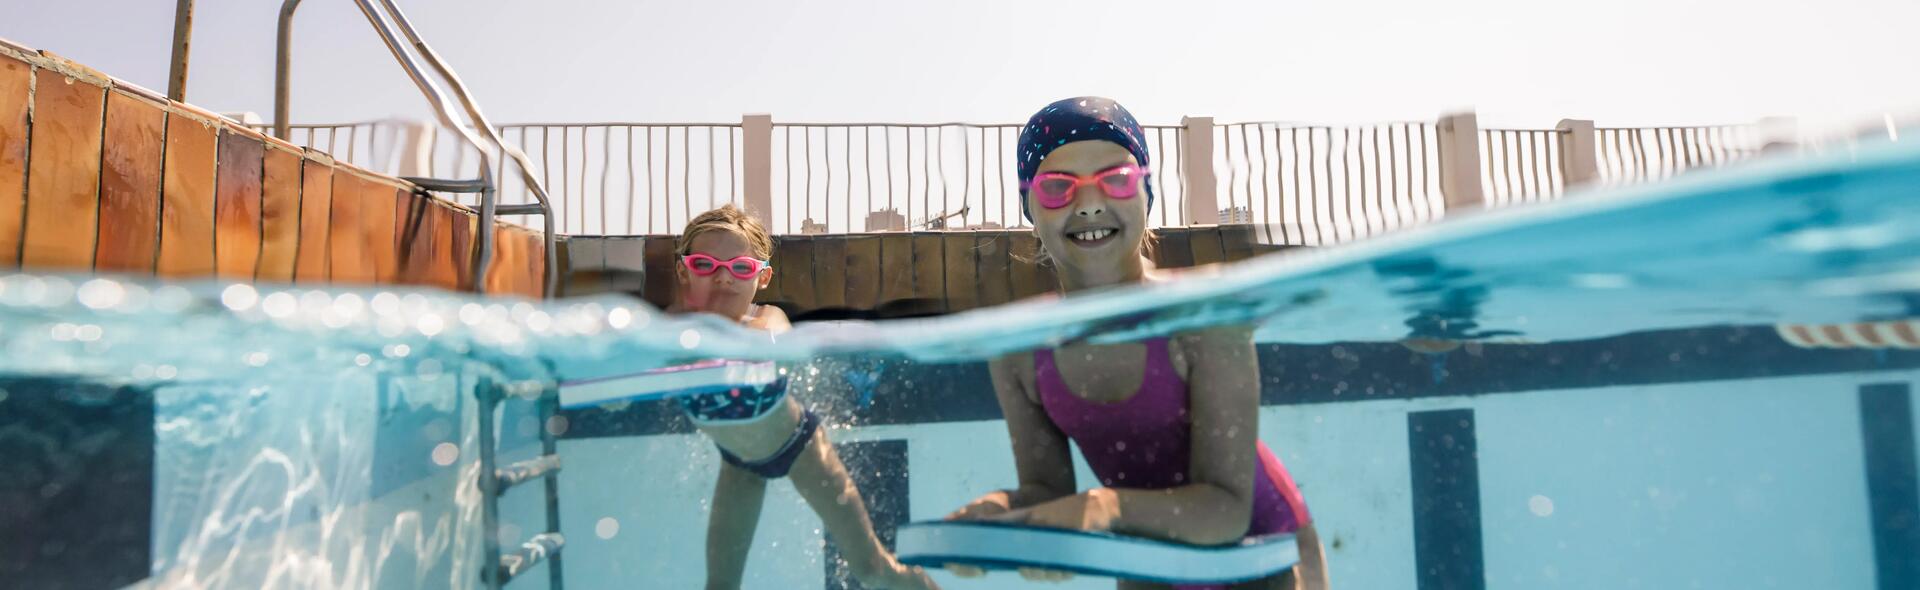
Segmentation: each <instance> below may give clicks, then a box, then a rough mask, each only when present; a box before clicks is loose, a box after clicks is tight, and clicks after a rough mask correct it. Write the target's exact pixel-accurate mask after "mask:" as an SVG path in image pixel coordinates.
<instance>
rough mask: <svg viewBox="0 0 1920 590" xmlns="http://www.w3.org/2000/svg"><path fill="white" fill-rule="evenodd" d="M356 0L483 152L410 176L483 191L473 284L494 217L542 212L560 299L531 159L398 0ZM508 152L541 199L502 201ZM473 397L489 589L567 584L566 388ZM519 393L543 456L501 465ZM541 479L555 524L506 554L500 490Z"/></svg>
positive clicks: (548, 290)
mask: <svg viewBox="0 0 1920 590" xmlns="http://www.w3.org/2000/svg"><path fill="white" fill-rule="evenodd" d="M354 3H355V4H357V5H358V6H359V7H360V12H361V13H363V14H365V15H366V17H367V22H369V23H371V24H372V25H373V28H374V31H375V32H377V33H379V34H380V39H381V40H382V41H384V42H386V44H387V49H388V50H390V51H392V52H393V57H394V59H395V60H396V61H398V62H400V66H401V68H402V69H404V70H406V72H407V76H408V77H410V78H412V79H413V82H414V84H415V85H417V86H419V87H420V92H421V94H423V95H425V96H426V98H427V101H428V103H429V104H431V105H432V106H433V109H434V113H435V114H437V115H438V116H439V118H440V123H441V124H442V125H445V126H447V127H450V128H452V129H453V130H454V131H455V132H457V134H458V135H459V136H460V137H461V139H463V140H465V141H466V143H467V144H468V145H471V146H473V148H474V149H475V150H477V151H479V152H480V158H481V160H480V162H481V165H480V177H479V178H476V179H441V178H409V179H407V180H408V181H410V182H412V183H414V185H415V186H418V187H420V188H422V189H425V190H430V191H442V192H459V193H477V194H479V195H480V220H479V221H480V224H479V227H480V228H482V231H478V232H475V233H478V234H479V235H478V236H475V239H476V242H477V243H478V245H479V247H478V248H476V250H475V253H474V256H473V260H472V263H473V277H474V290H475V291H477V292H482V293H484V292H485V291H486V277H487V265H488V263H489V262H491V261H492V258H493V231H492V229H493V218H494V216H495V215H539V216H541V218H542V219H543V220H544V221H545V224H546V228H545V229H546V246H547V260H546V265H547V267H546V280H545V284H544V289H543V292H544V294H545V295H546V296H547V297H552V296H553V292H554V289H555V287H556V285H557V283H558V280H557V278H558V274H557V273H558V268H557V266H558V265H557V264H556V263H557V261H558V249H557V248H555V247H554V246H555V244H554V241H555V240H554V233H553V208H552V206H551V204H549V203H548V201H547V191H546V187H545V186H544V185H542V184H541V182H540V179H539V178H536V177H535V176H534V174H533V173H532V163H531V162H530V161H528V160H527V155H526V153H525V152H522V151H521V150H520V148H518V147H515V146H513V145H510V144H508V143H507V142H506V140H505V139H502V138H501V137H500V132H499V130H498V129H497V128H495V127H494V126H493V124H492V123H491V122H489V121H488V120H487V117H486V115H484V114H481V112H480V107H479V105H477V104H475V103H474V100H473V96H472V94H471V93H469V92H468V91H467V88H466V85H465V84H463V83H461V81H460V77H459V76H458V75H455V74H454V72H453V69H452V68H450V67H448V66H447V64H446V62H445V61H443V60H441V59H440V56H439V54H437V53H434V51H433V49H432V48H431V47H428V46H427V43H426V41H423V40H421V39H420V34H419V32H418V31H415V30H414V28H413V24H412V23H410V22H408V21H407V17H406V15H405V14H402V13H401V12H400V8H399V7H398V6H395V5H394V4H393V0H354ZM299 6H300V0H285V3H284V4H282V5H281V8H280V32H279V56H278V60H277V64H278V68H277V70H278V71H277V74H276V76H275V93H274V109H273V113H274V122H273V127H274V135H275V136H276V137H279V138H281V139H286V138H287V128H288V125H289V124H290V122H289V121H288V120H287V111H288V109H287V100H288V96H287V95H288V92H287V87H288V78H289V72H288V64H289V61H290V58H289V49H290V45H291V39H292V26H293V14H294V10H295V9H297V8H299ZM383 11H384V13H383ZM389 19H391V20H389ZM403 36H404V37H405V38H406V40H407V42H408V43H410V44H411V45H410V46H409V45H407V44H403V43H401V40H400V38H401V37H403ZM409 49H411V50H412V51H416V52H419V53H420V55H421V56H422V57H424V58H425V59H426V60H427V62H428V63H429V64H431V65H432V66H433V69H434V71H435V72H436V73H438V74H439V75H440V77H442V78H444V79H445V80H446V82H447V84H448V85H449V86H450V87H452V89H453V94H454V96H455V97H456V98H458V99H459V102H460V106H462V107H464V111H465V113H466V118H467V119H468V120H467V121H465V122H462V121H457V120H455V119H454V117H453V113H454V111H455V109H454V106H453V103H452V102H450V101H449V100H448V99H447V95H446V93H444V92H442V91H441V90H440V86H439V85H438V84H436V83H434V81H433V80H430V79H428V78H427V76H426V74H425V72H423V71H422V70H421V68H420V64H419V62H418V61H416V60H415V59H414V57H413V55H411V54H410V53H409ZM500 155H504V156H506V157H509V158H512V159H513V161H514V163H515V164H516V167H517V169H518V170H519V172H520V177H521V180H522V181H523V182H525V183H526V186H527V188H528V189H530V192H532V193H533V197H534V199H535V200H536V201H537V202H536V203H534V204H527V205H509V206H501V205H500V204H499V203H498V202H497V199H498V195H497V190H496V187H497V186H498V185H497V184H496V182H495V179H494V178H493V173H492V171H493V170H494V162H496V159H495V158H497V157H499V156H500ZM474 395H475V397H477V398H478V400H477V401H478V402H479V409H480V417H479V429H480V432H479V444H480V472H479V477H478V480H479V481H477V482H476V485H477V486H478V487H479V488H480V503H481V506H480V520H481V534H482V535H484V537H485V538H484V539H483V540H482V545H483V546H484V547H485V548H486V552H485V553H483V554H482V555H485V556H487V558H486V561H485V562H484V563H483V564H482V565H481V567H480V581H481V584H482V586H483V587H485V588H488V589H489V590H499V589H500V588H501V587H503V586H506V585H507V583H508V582H510V581H512V580H513V579H514V577H516V576H518V575H520V574H522V573H524V572H526V571H528V570H530V569H532V568H533V567H534V566H536V565H539V564H540V563H543V562H544V563H546V564H547V576H548V586H549V587H550V588H552V589H553V590H562V589H563V585H562V584H561V568H560V552H561V550H562V549H564V548H565V547H566V538H565V537H563V536H561V535H560V501H559V494H560V481H559V476H560V456H559V455H558V454H557V453H556V450H557V449H556V448H557V446H558V441H557V440H555V439H556V438H557V436H558V435H557V433H556V430H557V429H556V428H554V427H553V426H551V421H552V420H553V418H554V416H555V415H556V414H558V413H559V407H560V390H559V388H558V387H555V386H554V385H553V384H551V383H543V382H538V381H518V382H507V383H495V382H493V381H492V380H490V379H483V380H482V381H481V382H480V383H479V384H478V387H476V388H475V391H474ZM512 397H519V398H522V399H528V400H533V401H534V402H535V403H536V404H538V407H539V415H540V428H539V430H540V455H539V456H537V457H535V458H533V459H530V460H527V461H521V462H518V463H514V464H511V465H506V466H501V465H499V464H498V454H499V449H498V448H497V446H498V444H499V441H498V437H497V436H496V435H495V432H494V428H495V421H494V417H493V413H494V411H495V410H497V409H499V408H500V405H501V403H502V402H504V401H506V400H507V399H509V398H512ZM535 480H539V481H540V482H542V483H543V484H545V488H546V490H545V491H546V521H547V526H546V530H545V531H543V532H541V533H539V534H536V535H533V536H532V537H531V538H528V539H527V540H526V541H523V542H521V543H520V544H519V545H517V546H516V547H514V548H513V550H512V551H511V552H508V553H502V552H501V547H500V495H501V494H504V493H506V492H507V491H509V490H511V489H513V488H515V487H517V486H519V485H520V484H524V483H529V482H532V481H535Z"/></svg>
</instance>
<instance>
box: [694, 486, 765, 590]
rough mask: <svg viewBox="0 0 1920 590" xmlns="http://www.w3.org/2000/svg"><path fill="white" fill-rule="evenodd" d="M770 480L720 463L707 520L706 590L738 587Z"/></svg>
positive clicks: (723, 589)
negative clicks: (717, 479) (710, 510)
mask: <svg viewBox="0 0 1920 590" xmlns="http://www.w3.org/2000/svg"><path fill="white" fill-rule="evenodd" d="M766 494H767V480H765V479H761V478H760V476H758V475H754V474H752V473H748V472H747V470H745V469H741V468H739V467H734V466H733V465H732V464H731V463H727V462H725V461H722V462H720V478H719V481H718V482H716V483H714V486H713V511H712V513H710V514H709V516H708V520H707V590H738V589H739V588H740V581H741V577H742V575H743V573H744V572H745V571H746V569H747V553H748V552H749V551H750V550H752V548H753V531H754V529H755V528H756V527H758V526H759V525H760V508H761V506H762V505H764V504H765V499H766Z"/></svg>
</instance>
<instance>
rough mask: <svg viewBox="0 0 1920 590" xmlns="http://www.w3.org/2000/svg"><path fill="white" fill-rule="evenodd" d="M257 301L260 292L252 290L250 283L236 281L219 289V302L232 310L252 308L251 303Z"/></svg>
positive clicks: (258, 300)
mask: <svg viewBox="0 0 1920 590" xmlns="http://www.w3.org/2000/svg"><path fill="white" fill-rule="evenodd" d="M259 302H260V292H259V291H255V290H253V286H252V285H248V284H244V283H237V284H233V285H228V286H227V288H226V289H225V290H222V291H220V303H221V304H222V305H225V306H227V309H231V310H234V311H246V310H249V309H253V305H254V304H255V303H259Z"/></svg>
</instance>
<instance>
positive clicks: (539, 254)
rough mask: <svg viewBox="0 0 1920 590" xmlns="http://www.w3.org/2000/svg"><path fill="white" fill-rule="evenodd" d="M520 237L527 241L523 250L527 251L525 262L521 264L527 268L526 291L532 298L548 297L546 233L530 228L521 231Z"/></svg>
mask: <svg viewBox="0 0 1920 590" xmlns="http://www.w3.org/2000/svg"><path fill="white" fill-rule="evenodd" d="M520 239H521V241H523V242H525V243H526V246H525V247H524V248H523V249H522V250H521V251H522V252H525V253H526V260H525V263H524V264H523V265H522V266H521V268H523V269H525V275H526V278H525V279H524V280H525V283H526V290H525V291H524V293H526V295H527V297H529V298H532V299H545V298H546V297H547V290H546V289H547V237H546V233H545V232H538V231H531V230H529V231H525V232H521V236H520Z"/></svg>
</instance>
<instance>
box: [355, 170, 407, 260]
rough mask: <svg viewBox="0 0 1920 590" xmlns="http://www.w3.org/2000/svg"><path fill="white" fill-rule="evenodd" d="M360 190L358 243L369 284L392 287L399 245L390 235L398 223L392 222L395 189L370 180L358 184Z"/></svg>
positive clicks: (398, 256) (395, 207) (396, 193)
mask: <svg viewBox="0 0 1920 590" xmlns="http://www.w3.org/2000/svg"><path fill="white" fill-rule="evenodd" d="M360 187H361V191H360V230H361V234H360V235H361V238H360V239H361V242H360V243H361V247H362V248H364V249H365V252H366V255H367V261H368V264H369V266H368V268H370V269H372V270H373V282H375V283H377V284H381V285H389V284H393V282H394V277H396V276H398V275H399V274H400V268H399V265H400V252H399V250H398V249H397V245H398V244H399V241H398V240H397V239H396V238H395V237H394V233H395V232H394V231H393V228H394V224H396V223H398V222H396V221H394V217H395V216H394V212H395V211H396V210H397V208H398V205H396V204H395V202H394V199H395V196H396V195H398V194H399V189H396V188H394V187H392V186H388V185H387V184H385V183H381V182H375V181H371V180H367V181H364V182H362V183H361V185H360Z"/></svg>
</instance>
